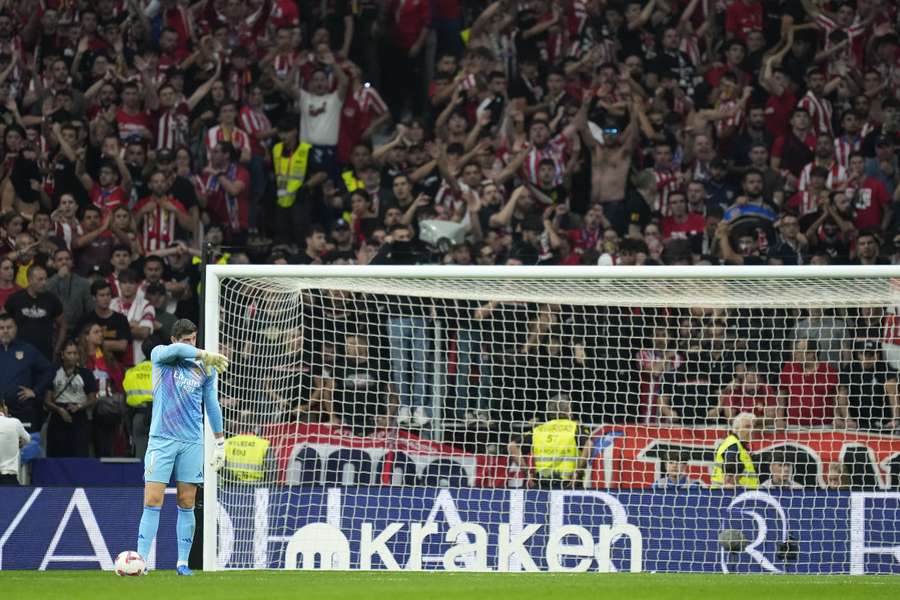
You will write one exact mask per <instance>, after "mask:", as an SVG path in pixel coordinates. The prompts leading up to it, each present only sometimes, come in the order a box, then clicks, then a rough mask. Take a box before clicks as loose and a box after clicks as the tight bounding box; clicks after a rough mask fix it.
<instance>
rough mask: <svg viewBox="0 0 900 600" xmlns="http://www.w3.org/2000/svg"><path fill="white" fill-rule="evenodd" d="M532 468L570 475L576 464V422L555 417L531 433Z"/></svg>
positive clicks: (539, 471)
mask: <svg viewBox="0 0 900 600" xmlns="http://www.w3.org/2000/svg"><path fill="white" fill-rule="evenodd" d="M531 454H532V456H533V458H534V468H535V470H536V471H537V472H538V473H541V474H548V475H549V474H555V475H564V476H568V475H572V474H574V473H575V469H576V467H577V466H578V423H576V422H575V421H570V420H568V419H556V420H554V421H549V422H547V423H544V424H543V425H538V426H537V427H535V428H534V431H533V432H532V434H531Z"/></svg>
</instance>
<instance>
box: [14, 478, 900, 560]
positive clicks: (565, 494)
mask: <svg viewBox="0 0 900 600" xmlns="http://www.w3.org/2000/svg"><path fill="white" fill-rule="evenodd" d="M173 492H174V490H170V491H169V492H168V493H169V495H168V496H167V499H166V503H165V506H164V510H163V513H162V518H161V520H160V529H159V536H158V538H157V542H156V546H155V548H154V550H153V552H152V554H151V556H150V557H149V561H150V563H151V567H154V568H161V569H167V568H173V567H174V565H175V557H176V540H175V519H176V511H175V498H174V495H173ZM219 500H220V511H219V561H220V564H222V565H223V566H226V567H237V568H283V567H285V566H289V567H295V566H300V565H303V564H305V563H306V561H307V560H312V561H313V562H314V565H315V566H316V567H318V568H322V567H325V568H329V567H330V568H351V569H425V570H428V569H469V570H480V571H531V570H536V571H565V570H580V571H637V570H641V571H659V572H675V571H681V572H691V571H693V572H723V571H724V572H741V573H746V572H772V573H780V572H783V573H853V574H863V573H894V574H897V573H900V493H893V492H881V493H853V494H850V493H839V492H825V491H783V492H778V491H770V492H768V493H767V492H762V491H748V492H744V493H727V492H713V491H709V490H703V489H698V490H686V491H678V492H660V491H649V490H648V491H634V492H622V493H619V492H602V491H537V490H503V489H480V488H446V489H441V488H425V487H391V486H371V487H369V486H366V487H334V488H322V487H299V486H298V487H277V488H264V487H260V488H255V489H250V490H248V488H247V487H243V488H241V489H239V490H237V489H236V490H233V491H232V490H229V489H227V488H226V489H225V490H222V492H221V493H220V498H219ZM141 506H142V490H141V489H140V488H7V489H5V490H4V493H3V495H2V498H0V569H73V568H84V569H98V568H103V569H109V568H112V561H113V560H114V559H115V556H116V554H118V553H119V552H121V551H123V550H133V549H134V546H135V537H136V534H137V526H138V521H139V519H140V513H141Z"/></svg>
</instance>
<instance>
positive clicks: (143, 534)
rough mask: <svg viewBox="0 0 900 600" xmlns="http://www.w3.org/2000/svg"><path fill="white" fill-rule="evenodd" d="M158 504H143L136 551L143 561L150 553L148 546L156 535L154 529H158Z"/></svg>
mask: <svg viewBox="0 0 900 600" xmlns="http://www.w3.org/2000/svg"><path fill="white" fill-rule="evenodd" d="M159 511H160V507H159V506H145V507H144V514H142V515H141V525H140V527H139V528H138V541H137V553H138V554H140V555H141V558H143V559H144V561H145V562H146V561H147V557H148V556H149V555H150V546H151V545H152V544H153V539H154V538H155V537H156V530H157V529H159Z"/></svg>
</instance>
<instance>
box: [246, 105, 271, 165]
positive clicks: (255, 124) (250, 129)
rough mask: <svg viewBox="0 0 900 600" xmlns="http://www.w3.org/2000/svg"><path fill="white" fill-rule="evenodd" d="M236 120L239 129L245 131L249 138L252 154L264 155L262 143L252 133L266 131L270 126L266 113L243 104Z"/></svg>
mask: <svg viewBox="0 0 900 600" xmlns="http://www.w3.org/2000/svg"><path fill="white" fill-rule="evenodd" d="M238 122H239V123H240V124H241V129H243V130H244V131H246V132H247V135H248V137H249V138H250V150H251V152H253V155H254V156H262V155H265V154H266V150H265V148H263V145H262V143H261V142H260V141H259V140H258V139H256V138H255V137H254V135H255V134H257V133H259V132H260V131H266V130H268V129H271V128H272V123H271V121H269V117H267V116H266V113H264V112H263V111H261V110H260V109H258V108H253V107H252V106H247V105H245V106H242V107H241V114H240V116H239V117H238Z"/></svg>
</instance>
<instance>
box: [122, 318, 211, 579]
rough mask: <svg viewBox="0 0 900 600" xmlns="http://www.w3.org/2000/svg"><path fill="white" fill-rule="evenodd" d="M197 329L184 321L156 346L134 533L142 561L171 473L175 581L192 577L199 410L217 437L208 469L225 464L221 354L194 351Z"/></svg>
mask: <svg viewBox="0 0 900 600" xmlns="http://www.w3.org/2000/svg"><path fill="white" fill-rule="evenodd" d="M196 344H197V326H196V325H194V324H193V323H192V322H191V321H189V320H188V319H179V320H178V321H176V322H175V324H174V325H172V343H171V344H169V345H168V346H157V347H156V348H154V349H153V352H152V353H151V354H150V360H151V362H152V363H153V421H152V423H151V424H150V442H149V444H148V445H147V454H146V455H145V457H144V513H143V515H142V516H141V524H140V529H139V530H138V543H137V551H138V554H140V555H141V558H143V559H144V560H145V561H146V560H147V555H148V554H149V552H150V545H151V544H152V543H153V539H154V538H155V537H156V530H157V528H158V527H159V513H160V509H161V508H162V503H163V494H164V492H165V489H166V485H168V483H169V479H170V478H171V476H172V470H173V469H174V470H175V481H176V482H177V485H178V495H177V502H178V520H177V524H176V530H177V533H178V563H177V566H176V570H177V572H178V574H179V575H191V574H192V573H191V570H190V569H189V568H188V555H189V554H190V551H191V545H192V544H193V541H194V526H195V524H196V521H195V519H194V499H195V498H196V496H197V484H198V483H201V482H202V481H203V412H202V411H203V409H202V408H201V406H205V407H206V415H207V416H208V417H209V422H210V425H211V426H212V430H213V433H214V434H215V436H216V449H215V454H214V458H213V461H212V464H211V465H210V466H211V467H212V468H213V469H215V470H217V471H218V470H219V469H221V468H222V466H223V465H224V464H225V434H224V433H223V428H222V410H221V408H219V399H218V395H217V392H216V373H217V372H219V373H221V372H222V371H224V370H225V369H226V368H227V367H228V362H227V360H226V359H225V357H224V356H222V355H221V354H215V353H213V352H206V351H205V350H200V349H198V348H197V347H196Z"/></svg>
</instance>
